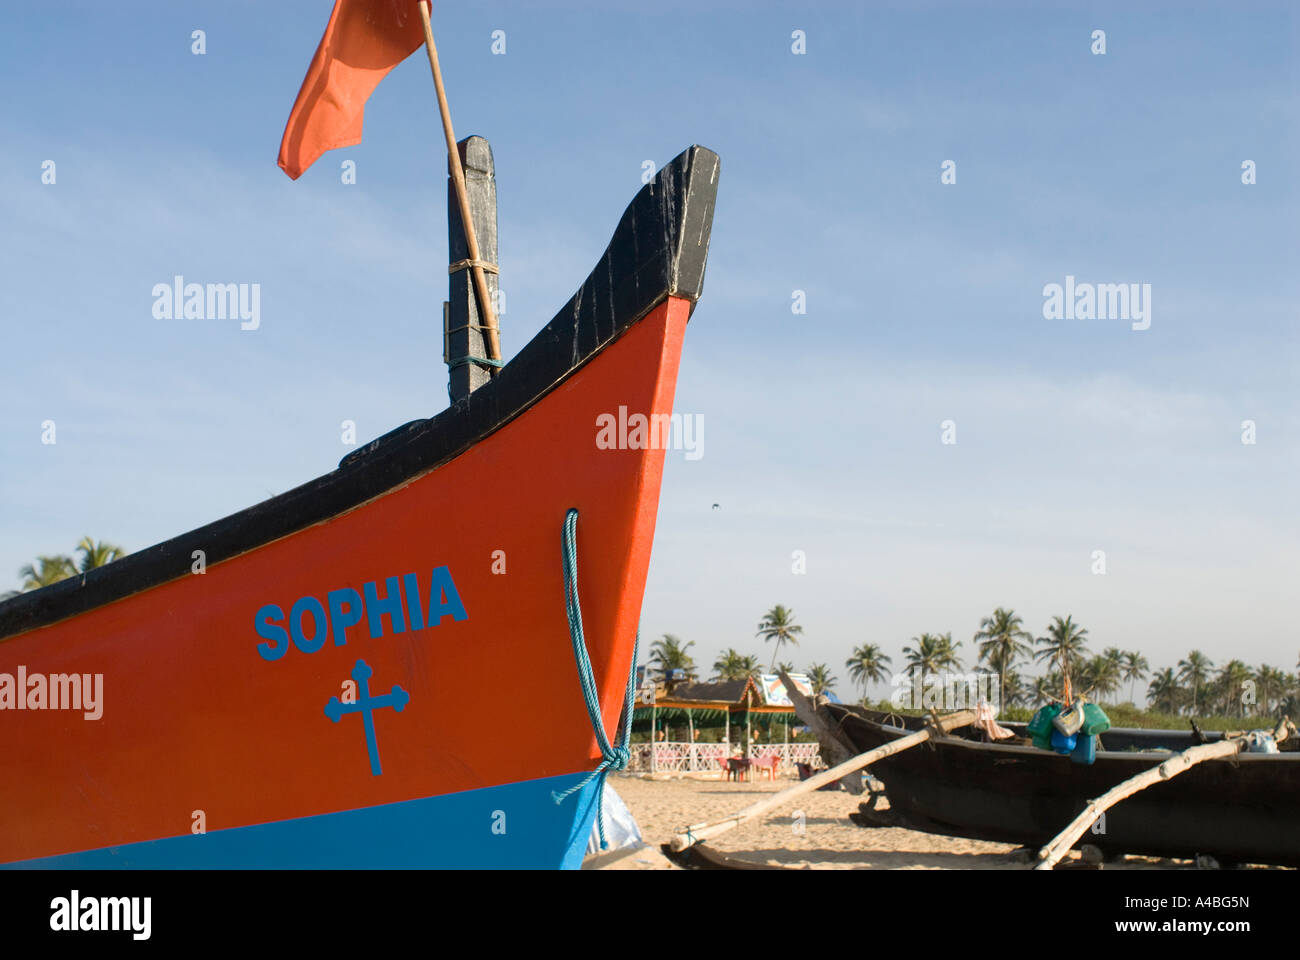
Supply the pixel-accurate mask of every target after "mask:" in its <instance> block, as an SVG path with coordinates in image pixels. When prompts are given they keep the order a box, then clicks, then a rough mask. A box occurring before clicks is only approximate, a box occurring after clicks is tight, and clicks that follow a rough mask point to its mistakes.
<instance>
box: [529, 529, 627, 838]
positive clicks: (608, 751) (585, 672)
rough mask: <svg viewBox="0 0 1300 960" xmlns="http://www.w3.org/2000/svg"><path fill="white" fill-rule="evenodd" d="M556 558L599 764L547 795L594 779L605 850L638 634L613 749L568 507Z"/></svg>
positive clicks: (559, 799)
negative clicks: (610, 786) (610, 777)
mask: <svg viewBox="0 0 1300 960" xmlns="http://www.w3.org/2000/svg"><path fill="white" fill-rule="evenodd" d="M560 555H561V560H562V562H563V564H564V608H565V611H566V612H567V613H568V615H569V640H570V641H572V643H573V658H574V659H575V660H576V661H577V662H578V679H579V681H581V683H582V699H583V701H585V703H586V704H587V716H589V717H590V718H591V726H592V729H593V730H595V731H596V743H597V745H598V746H599V747H600V756H601V760H600V763H599V764H597V765H596V769H595V770H593V771H591V773H589V774H587V776H585V777H584V778H583V779H582V781H581V782H579V783H577V784H574V785H573V786H572V787H570V788H569V789H568V790H565V791H564V792H563V793H556V792H554V791H552V792H551V798H552V799H553V800H554V801H555V802H556V803H563V802H564V801H565V799H566V798H567V797H568V796H569V795H570V794H573V793H577V792H578V791H579V790H581V789H583V788H584V787H585V786H587V784H589V783H591V781H592V780H596V789H597V800H596V830H597V832H598V833H599V835H600V848H601V849H602V850H606V849H608V848H609V844H608V843H607V842H606V840H605V777H606V775H607V774H608V773H609V772H610V771H611V770H625V769H627V764H628V761H629V760H630V759H631V757H632V751H631V750H630V749H628V741H629V740H630V739H631V737H632V710H633V700H634V695H635V684H636V660H637V654H638V651H639V650H640V647H641V631H640V630H638V631H637V635H636V646H634V647H633V648H632V666H631V668H630V669H629V670H628V675H627V698H626V701H625V702H624V705H623V716H624V723H623V726H622V728H621V729H620V730H619V731H618V737H617V739H618V745H617V746H613V745H611V744H610V742H609V738H608V737H606V736H605V722H604V719H603V718H602V717H601V715H600V694H599V693H598V692H597V690H596V678H595V676H594V675H593V673H592V669H591V657H590V655H588V653H587V640H586V638H585V637H584V636H583V632H582V605H581V603H580V602H579V600H578V511H577V510H576V509H574V508H570V509H569V512H568V513H566V514H565V515H564V527H563V530H562V532H561V535H560Z"/></svg>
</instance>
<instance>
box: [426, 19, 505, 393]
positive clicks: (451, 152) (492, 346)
mask: <svg viewBox="0 0 1300 960" xmlns="http://www.w3.org/2000/svg"><path fill="white" fill-rule="evenodd" d="M416 6H418V7H419V8H420V19H421V20H423V21H424V46H425V49H426V50H427V51H428V54H429V68H430V69H431V70H432V71H433V86H434V90H435V91H436V92H437V94H438V111H439V112H440V113H441V114H442V132H443V135H444V136H445V137H446V139H447V160H448V162H449V164H450V166H451V178H452V180H453V181H454V182H455V185H456V199H457V200H458V201H459V205H460V219H461V222H462V223H463V224H464V225H465V245H466V246H467V247H468V248H469V259H470V261H471V263H470V271H471V272H472V274H473V277H474V289H475V290H476V291H478V304H479V312H480V313H481V315H482V317H483V326H484V327H485V328H486V329H485V330H484V332H485V333H486V334H487V351H488V358H489V359H491V360H500V359H501V340H500V337H499V336H498V334H497V315H496V310H495V309H494V308H493V305H492V298H491V296H490V295H489V294H488V288H487V278H486V277H485V276H484V275H483V267H482V266H481V265H480V260H479V248H478V239H477V237H476V236H475V234H474V216H473V213H472V211H471V210H470V205H469V195H468V193H467V192H466V189H465V171H464V169H463V168H462V167H461V164H460V150H458V149H457V147H456V133H455V131H454V130H453V129H452V126H451V110H450V109H448V107H447V91H446V90H445V89H443V85H442V69H441V68H440V67H439V66H438V48H437V46H436V45H435V44H434V42H433V23H432V22H431V21H430V19H429V15H430V12H431V10H432V4H431V2H430V0H420V2H419V3H417V4H416ZM494 371H495V368H494Z"/></svg>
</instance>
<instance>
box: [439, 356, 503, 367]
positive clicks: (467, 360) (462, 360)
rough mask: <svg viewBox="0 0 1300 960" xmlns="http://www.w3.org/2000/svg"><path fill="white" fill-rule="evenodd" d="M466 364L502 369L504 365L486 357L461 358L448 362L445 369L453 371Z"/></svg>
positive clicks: (501, 361)
mask: <svg viewBox="0 0 1300 960" xmlns="http://www.w3.org/2000/svg"><path fill="white" fill-rule="evenodd" d="M467 363H483V364H487V365H488V366H489V367H504V366H505V365H506V362H505V361H504V360H490V359H488V358H487V357H461V358H460V359H459V360H448V361H447V369H448V370H455V369H456V368H457V367H463V366H465V364H467Z"/></svg>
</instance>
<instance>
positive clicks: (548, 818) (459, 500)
mask: <svg viewBox="0 0 1300 960" xmlns="http://www.w3.org/2000/svg"><path fill="white" fill-rule="evenodd" d="M717 180H718V158H717V156H716V155H715V154H714V153H712V152H711V151H709V150H706V149H704V148H702V147H691V148H690V149H688V150H687V151H685V152H684V153H682V154H681V155H680V156H678V157H677V158H676V159H675V160H674V161H673V162H672V163H670V164H668V165H667V166H666V167H664V168H663V169H662V170H661V171H660V172H659V174H658V175H657V176H656V177H655V178H654V179H653V180H652V181H651V182H649V183H648V184H646V185H645V186H644V187H643V188H642V189H641V191H640V192H639V193H638V194H637V196H636V198H635V199H634V200H633V202H632V204H631V205H630V206H629V207H628V209H627V211H626V212H625V213H624V215H623V218H622V220H621V221H620V222H619V224H618V227H617V229H616V230H615V231H614V235H613V239H612V240H611V242H610V244H609V247H608V248H607V250H606V251H605V254H604V256H603V257H602V258H601V259H600V262H599V263H598V264H597V265H596V268H595V269H594V270H593V271H592V272H591V275H590V276H589V277H588V278H587V280H586V281H585V282H584V283H583V284H582V285H581V287H579V289H578V292H577V293H576V294H574V296H573V298H572V299H571V300H570V301H569V302H568V303H567V304H566V305H565V306H564V307H563V309H561V310H560V312H559V313H558V314H556V316H555V318H554V319H553V320H551V322H550V323H549V324H547V325H546V326H545V327H544V328H543V329H542V330H541V332H540V333H538V334H537V335H536V336H535V337H534V338H533V340H532V341H531V342H530V343H529V344H528V345H527V346H525V347H524V348H523V349H522V350H521V351H520V352H519V353H518V354H517V355H516V356H515V357H514V358H513V359H512V360H511V361H510V362H509V363H507V364H505V365H504V366H502V367H501V368H500V369H499V370H498V371H497V372H496V375H495V376H494V377H492V379H490V380H489V381H488V382H486V383H485V384H483V385H482V386H480V387H478V388H477V389H475V390H473V392H471V393H469V394H467V395H466V396H464V397H462V398H461V399H459V400H457V401H456V402H455V403H454V404H453V405H452V406H451V407H449V408H448V409H447V410H445V411H443V412H442V413H440V414H438V415H437V416H434V417H432V418H430V419H424V420H415V421H412V422H410V423H407V424H405V425H404V426H401V427H399V428H398V429H396V430H394V431H392V432H390V433H388V434H387V435H385V436H383V437H380V438H379V439H377V440H375V441H374V442H372V443H370V444H368V445H367V446H365V447H364V448H361V449H358V450H357V451H356V452H355V453H353V454H351V455H349V456H348V457H347V458H345V460H344V461H343V462H342V463H341V464H340V465H339V468H338V469H337V470H335V471H333V472H331V473H329V474H327V475H325V476H322V477H319V478H317V479H315V480H312V481H310V482H309V483H306V484H304V485H302V486H300V487H298V488H296V489H294V490H290V491H289V492H287V493H284V494H281V495H279V496H277V497H274V498H273V499H270V500H267V501H265V502H263V503H259V504H256V505H255V506H252V507H249V508H248V509H246V510H243V511H241V512H239V513H236V514H234V515H232V516H229V517H226V518H225V519H222V520H218V521H217V522H215V523H212V524H209V525H207V526H205V527H201V528H199V529H197V530H193V531H191V532H189V533H185V534H182V535H181V536H178V537H175V538H174V539H171V540H168V541H166V542H165V543H160V544H158V545H156V546H153V547H150V548H148V549H145V550H142V551H140V552H138V553H135V554H133V555H130V556H127V557H125V558H124V559H122V560H119V561H117V562H114V563H112V564H109V565H108V566H105V567H101V568H99V569H95V570H91V571H89V572H88V573H85V574H82V575H79V576H76V577H75V578H73V579H70V580H65V581H63V582H61V583H57V584H54V585H52V586H48V587H45V588H43V589H40V590H37V591H34V592H32V593H27V594H23V595H20V596H18V597H15V598H13V599H11V600H9V601H7V602H4V603H0V756H3V758H4V760H3V763H4V776H3V777H2V778H0V822H3V824H4V829H3V830H0V863H3V864H6V865H9V866H20V867H32V866H35V867H64V866H68V867H312V866H324V867H381V866H382V867H429V866H471V867H494V866H495V867H537V866H574V865H576V864H577V863H578V862H579V861H580V860H581V856H582V853H583V850H584V848H585V846H586V843H587V838H588V835H589V834H590V832H591V830H592V823H593V819H594V818H595V816H596V811H597V805H598V798H599V796H600V789H601V785H602V782H603V777H601V776H596V777H592V776H591V774H592V772H593V771H595V770H597V769H601V770H605V769H609V768H610V767H611V766H612V767H617V766H619V764H620V763H621V761H622V757H623V756H625V754H621V753H620V736H621V735H624V734H623V730H624V729H625V728H624V727H622V726H621V724H622V720H621V718H624V717H625V711H626V710H627V706H628V704H627V699H628V695H629V689H630V685H629V673H630V671H631V669H632V667H633V659H634V655H633V651H634V646H635V643H636V635H637V622H638V618H639V615H640V607H641V600H642V594H643V591H644V587H645V580H646V573H647V568H648V565H649V562H650V547H651V541H652V539H653V536H654V527H655V516H656V511H657V505H658V498H659V487H660V479H661V475H662V470H663V461H664V449H663V446H664V445H663V444H662V443H658V444H656V443H654V442H646V440H645V438H642V442H640V443H638V442H636V439H637V438H636V437H635V434H634V436H633V438H632V442H628V443H626V444H623V445H621V446H622V448H615V449H609V445H608V444H598V443H597V430H598V423H599V422H600V420H601V418H602V417H606V418H607V417H608V416H610V415H613V414H615V413H616V412H618V411H620V409H621V408H626V410H628V411H632V412H633V414H635V413H640V414H643V415H644V416H645V417H646V418H647V421H648V422H649V423H651V424H662V423H666V422H667V418H668V416H669V415H670V414H671V412H672V405H673V391H674V386H675V382H676V378H677V367H678V359H679V354H680V350H681V347H682V338H683V335H684V334H685V331H686V324H687V320H688V318H689V317H690V315H691V312H692V310H693V308H694V305H695V302H696V300H697V299H698V298H699V296H700V292H701V289H702V285H703V278H704V269H705V261H706V256H707V253H708V245H709V232H710V226H711V223H712V217H713V210H714V197H715V191H716V187H717ZM650 435H651V437H653V435H654V431H653V430H652V431H651V432H650ZM566 520H567V523H566ZM575 530H576V533H575ZM575 538H576V539H575ZM562 545H563V546H564V547H565V548H566V549H565V550H563V551H562ZM575 548H576V552H575ZM579 582H580V583H581V602H580V604H579V600H578V583H579ZM566 607H567V616H566ZM575 620H576V623H575ZM575 651H576V653H577V657H576V661H575ZM586 654H589V657H590V661H589V664H584V660H585V655H586ZM584 689H587V690H588V692H589V694H590V697H589V699H590V701H591V709H590V711H589V709H588V704H587V702H585V701H584ZM593 719H594V720H595V721H596V723H595V725H593ZM597 731H599V734H598V732H597ZM566 794H567V795H566ZM557 798H562V799H557Z"/></svg>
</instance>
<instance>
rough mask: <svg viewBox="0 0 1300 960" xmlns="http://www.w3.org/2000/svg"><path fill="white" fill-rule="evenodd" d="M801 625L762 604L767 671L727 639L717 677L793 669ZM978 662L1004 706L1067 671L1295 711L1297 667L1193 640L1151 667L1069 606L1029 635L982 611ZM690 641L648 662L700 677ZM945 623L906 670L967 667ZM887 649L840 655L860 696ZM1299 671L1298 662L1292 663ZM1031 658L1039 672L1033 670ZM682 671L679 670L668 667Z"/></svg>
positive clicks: (1163, 695)
mask: <svg viewBox="0 0 1300 960" xmlns="http://www.w3.org/2000/svg"><path fill="white" fill-rule="evenodd" d="M802 634H803V627H802V626H800V625H799V624H797V623H796V622H795V615H794V611H793V610H790V609H788V608H787V607H784V606H781V605H777V606H775V607H772V609H770V610H769V611H767V612H766V613H765V614H763V617H762V619H761V620H760V621H759V623H758V631H757V633H755V637H756V638H761V639H762V640H764V641H765V642H771V643H772V644H773V649H772V660H771V664H770V666H769V668H768V670H767V671H764V670H763V668H762V665H761V663H760V661H759V658H758V657H757V656H755V655H753V654H746V653H742V652H740V651H738V650H736V649H735V648H732V647H729V648H727V649H726V650H724V651H723V652H722V653H721V654H719V656H718V658H717V659H716V660H715V661H714V663H713V668H712V670H713V674H712V678H711V679H713V680H743V679H744V678H746V677H749V676H755V675H757V674H759V673H763V672H768V673H775V672H777V670H778V669H785V670H787V671H789V672H797V671H795V667H794V664H793V663H790V662H780V663H778V661H777V657H778V656H779V654H780V652H781V649H782V648H783V647H786V646H797V645H798V643H799V638H800V637H801V636H802ZM971 644H972V647H973V650H974V653H975V662H974V664H973V665H972V669H971V672H974V673H985V674H991V675H993V676H996V677H997V683H998V689H1000V690H1001V691H1002V697H1001V699H1002V703H1003V705H1004V706H1010V707H1030V708H1032V707H1036V706H1038V705H1040V704H1043V703H1047V702H1049V701H1052V700H1061V699H1063V697H1064V695H1065V687H1066V679H1067V678H1068V679H1069V683H1070V692H1071V696H1072V697H1079V696H1083V697H1086V698H1087V699H1089V700H1093V701H1096V702H1098V703H1116V704H1117V703H1119V702H1120V701H1119V700H1117V699H1116V698H1117V697H1118V696H1122V695H1123V694H1124V693H1125V692H1127V693H1128V700H1129V702H1131V703H1133V704H1134V705H1135V706H1137V696H1138V688H1139V685H1142V684H1145V689H1144V690H1143V691H1142V693H1143V695H1144V697H1145V700H1146V705H1147V707H1148V708H1149V709H1151V710H1154V711H1156V712H1159V713H1166V714H1174V715H1178V714H1187V715H1189V716H1200V715H1205V714H1212V713H1217V714H1222V715H1226V716H1240V717H1244V716H1247V715H1260V714H1273V713H1281V712H1286V713H1289V714H1291V715H1292V716H1295V715H1298V714H1300V675H1298V674H1296V673H1287V672H1286V671H1285V670H1283V669H1280V668H1278V667H1275V666H1272V665H1270V664H1261V665H1259V666H1257V667H1252V666H1250V665H1249V664H1247V663H1245V662H1244V661H1242V660H1240V659H1235V658H1234V659H1231V660H1229V661H1227V662H1226V663H1223V664H1220V665H1217V666H1216V664H1215V663H1214V662H1213V661H1212V660H1211V659H1210V658H1209V657H1207V656H1206V655H1205V654H1204V653H1202V652H1201V651H1200V650H1192V651H1191V652H1189V653H1188V654H1187V656H1186V657H1184V658H1183V659H1181V660H1179V661H1178V662H1177V663H1176V664H1174V665H1172V666H1166V667H1162V668H1160V669H1158V670H1154V671H1153V670H1152V669H1151V665H1150V663H1149V662H1148V660H1147V658H1146V657H1145V656H1144V655H1143V654H1142V653H1141V651H1138V650H1120V649H1119V648H1118V647H1105V648H1103V649H1102V650H1101V652H1099V653H1095V652H1093V651H1092V650H1091V649H1090V647H1089V638H1088V631H1087V630H1086V629H1085V628H1083V627H1082V626H1080V625H1079V624H1078V623H1076V622H1075V621H1074V618H1073V616H1069V615H1067V616H1065V617H1061V616H1056V617H1053V618H1052V620H1051V622H1050V623H1048V624H1047V627H1046V628H1045V630H1044V632H1043V635H1042V636H1039V637H1035V636H1034V635H1033V634H1032V633H1030V632H1029V631H1028V630H1026V629H1025V626H1024V620H1023V618H1022V617H1020V616H1019V615H1018V614H1017V613H1016V612H1015V611H1014V610H1011V609H1008V608H1004V607H998V608H997V609H996V610H994V611H993V613H992V614H991V615H989V616H987V617H984V618H983V619H982V620H981V621H980V625H979V629H978V630H977V631H975V633H974V635H973V636H972V638H971ZM694 645H695V642H694V641H690V642H686V643H683V642H682V640H681V639H680V638H679V637H676V636H674V635H672V634H664V636H663V637H662V638H661V639H659V640H656V641H655V642H654V643H653V644H652V645H651V648H650V666H651V668H652V671H653V673H654V674H656V675H657V676H658V677H659V678H660V679H667V678H668V677H669V676H679V677H685V678H686V679H689V680H696V679H699V669H698V668H697V667H696V664H695V660H694V658H692V657H691V656H690V653H689V652H688V651H689V650H690V648H691V647H693V646H694ZM961 646H962V641H960V640H957V641H954V640H953V637H952V633H951V632H947V633H922V634H920V635H919V636H915V637H913V638H912V639H911V640H910V641H909V642H908V643H907V644H906V645H905V646H904V647H903V651H902V654H903V664H904V668H903V671H902V673H903V674H904V675H905V676H907V677H909V678H912V679H915V678H916V677H918V675H919V678H920V680H921V682H922V684H924V682H925V678H926V677H927V676H930V675H932V674H943V673H961V672H963V671H964V667H963V661H962V657H961V655H960V654H959V648H960V647H961ZM892 664H893V658H892V657H890V656H889V655H888V654H886V653H885V652H884V650H883V649H882V648H881V646H880V645H879V644H875V643H864V644H861V645H860V646H857V647H855V648H854V649H853V652H852V655H851V656H850V657H849V658H848V659H847V660H846V661H845V662H844V666H845V667H846V668H847V670H848V674H849V677H850V679H851V681H852V682H853V683H854V684H855V685H857V686H859V687H860V688H861V690H862V695H863V697H862V702H864V703H865V702H866V692H867V688H868V686H870V685H871V684H876V683H884V682H886V681H888V680H889V679H890V678H891V677H892V676H893V672H892V670H891V665H892ZM1296 666H1297V670H1298V671H1300V662H1298V663H1297V665H1296ZM1033 667H1039V668H1041V669H1042V672H1041V673H1038V674H1037V675H1035V676H1030V675H1028V673H1027V670H1028V669H1030V668H1033ZM674 671H680V673H674ZM802 672H804V673H806V674H807V675H808V678H809V680H810V681H811V683H812V687H813V690H814V691H815V692H817V693H825V692H827V691H830V690H833V689H834V688H835V686H836V683H837V682H838V680H837V678H836V677H835V676H834V675H833V673H832V671H831V669H830V667H829V666H828V665H827V664H825V663H811V664H809V665H808V666H807V667H805V668H804V670H803V671H802Z"/></svg>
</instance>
